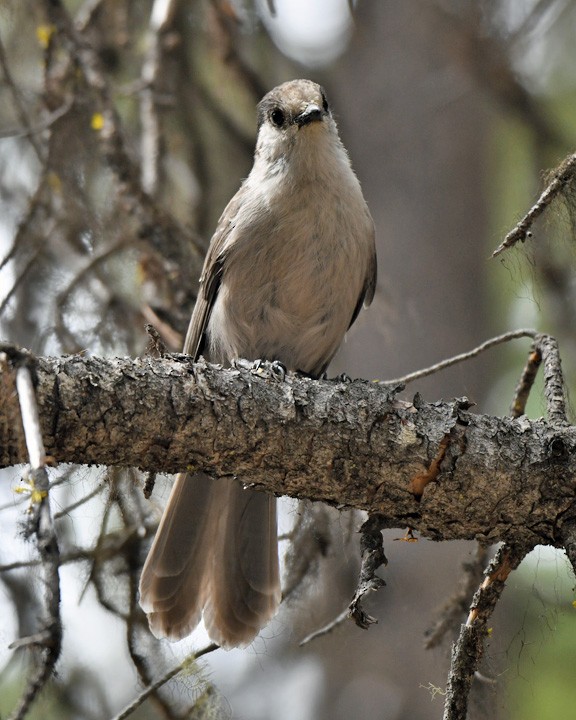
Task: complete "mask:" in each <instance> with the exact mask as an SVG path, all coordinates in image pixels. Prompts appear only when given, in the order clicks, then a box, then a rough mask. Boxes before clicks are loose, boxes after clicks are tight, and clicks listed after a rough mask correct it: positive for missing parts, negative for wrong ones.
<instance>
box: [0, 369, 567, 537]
mask: <svg viewBox="0 0 576 720" xmlns="http://www.w3.org/2000/svg"><path fill="white" fill-rule="evenodd" d="M34 372H35V374H36V377H37V386H36V393H37V397H38V405H39V411H40V418H41V423H42V432H43V437H44V441H45V444H46V447H47V452H49V453H50V454H51V455H53V456H54V457H55V458H56V459H57V460H58V461H59V462H73V463H80V464H101V465H108V466H135V467H140V468H141V469H143V470H146V471H162V472H177V471H179V470H182V469H184V468H187V469H191V468H192V469H195V470H196V469H202V470H207V471H209V472H210V473H211V474H212V475H213V476H215V477H220V476H233V477H238V478H240V479H241V480H242V481H243V482H244V483H246V484H250V485H252V486H256V487H259V488H262V489H266V490H268V491H269V492H275V493H278V494H285V495H290V496H293V497H298V498H309V499H311V500H320V501H324V502H326V503H329V504H331V505H335V506H337V507H354V508H358V509H364V510H368V511H369V512H378V513H380V514H381V515H382V516H383V527H395V528H397V527H407V526H409V527H412V528H414V530H416V531H418V532H420V533H421V534H422V535H424V536H426V537H429V538H432V539H435V540H440V539H456V538H460V539H478V540H481V541H483V542H485V543H493V542H498V541H502V540H510V541H516V542H517V543H518V542H520V540H523V541H524V542H526V543H527V544H538V543H543V544H552V545H558V544H561V536H560V530H561V526H562V521H563V518H564V517H568V516H569V515H570V513H571V512H572V513H573V514H575V515H576V513H575V512H574V509H575V504H574V495H575V489H576V480H575V478H576V467H575V460H574V453H573V451H574V448H575V447H576V431H575V430H574V428H573V427H570V426H567V425H566V424H564V423H556V422H552V423H551V422H548V421H545V420H537V421H531V420H528V418H526V417H525V416H522V417H520V418H517V419H514V418H498V417H491V416H487V415H478V414H473V413H471V412H470V411H469V410H468V407H469V403H468V401H466V400H454V401H452V402H439V403H434V404H427V403H424V402H423V401H421V399H419V398H415V401H414V402H412V403H411V402H406V401H401V400H400V399H399V398H398V392H399V388H398V387H394V388H390V387H387V386H383V385H380V384H376V383H370V382H366V381H361V380H357V381H355V382H351V383H350V382H348V383H347V382H342V381H338V380H337V381H314V380H310V379H307V378H301V377H298V376H296V375H288V377H287V378H286V380H285V381H283V382H279V381H277V380H274V379H273V377H272V376H266V375H264V376H263V377H262V376H260V374H259V375H255V374H254V373H252V372H251V371H250V370H249V369H246V368H243V367H237V368H232V369H227V370H222V369H221V368H218V367H215V366H211V365H208V364H206V363H204V362H200V363H197V364H193V363H191V362H190V359H189V358H187V357H185V356H182V355H172V356H167V357H164V358H159V359H152V358H141V359H138V360H131V359H128V358H122V359H121V358H109V359H104V358H87V357H82V356H69V357H61V358H37V359H36V360H35V361H34ZM5 388H6V389H5ZM4 392H6V393H8V392H9V391H8V389H7V385H6V384H5V383H0V393H4ZM0 407H1V408H2V411H0V412H3V411H4V410H3V409H4V408H7V407H9V403H8V397H0ZM0 419H1V420H6V418H1V416H0ZM441 448H443V451H442V452H443V454H442V459H441V460H439V452H440V449H441ZM25 460H26V458H25V457H23V454H22V448H21V445H20V444H19V443H18V442H17V436H16V433H15V432H14V430H13V428H12V425H11V424H10V423H9V422H0V466H7V465H13V464H16V463H20V462H24V461H25ZM432 466H434V468H435V469H434V472H433V473H432V475H433V477H430V479H429V482H428V483H427V484H426V486H425V487H424V489H423V494H422V497H421V499H420V500H418V499H417V497H416V496H415V494H414V491H413V483H414V479H415V478H417V477H420V476H421V475H422V473H425V472H428V474H430V472H429V471H430V468H431V467H432Z"/></svg>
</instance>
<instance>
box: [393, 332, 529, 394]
mask: <svg viewBox="0 0 576 720" xmlns="http://www.w3.org/2000/svg"><path fill="white" fill-rule="evenodd" d="M536 335H537V333H536V330H526V329H522V330H511V331H510V332H507V333H504V334H503V335H497V336H496V337H493V338H490V340H486V342H483V343H482V344H481V345H478V347H475V348H474V349H473V350H470V351H469V352H465V353H461V354H460V355H455V356H454V357H451V358H447V359H446V360H442V361H441V362H439V363H436V364H435V365H431V366H430V367H427V368H423V369H422V370H416V371H415V372H413V373H409V374H408V375H404V376H403V377H399V378H394V379H393V380H386V383H385V384H386V385H406V384H407V383H409V382H413V381H414V380H420V378H424V377H428V375H433V374H434V373H437V372H440V371H441V370H445V369H446V368H449V367H452V365H457V364H458V363H461V362H464V361H466V360H470V359H471V358H474V357H477V356H478V355H480V354H481V353H483V352H485V351H486V350H490V348H493V347H495V346H496V345H500V344H501V343H505V342H508V341H509V340H516V339H517V338H523V337H529V338H535V337H536Z"/></svg>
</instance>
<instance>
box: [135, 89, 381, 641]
mask: <svg viewBox="0 0 576 720" xmlns="http://www.w3.org/2000/svg"><path fill="white" fill-rule="evenodd" d="M375 284H376V253H375V248H374V226H373V223H372V219H371V217H370V213H369V211H368V208H367V206H366V203H365V201H364V198H363V196H362V191H361V189H360V185H359V183H358V180H357V178H356V176H355V174H354V172H353V171H352V169H351V167H350V161H349V159H348V155H347V153H346V150H345V149H344V146H343V145H342V143H341V141H340V138H339V136H338V131H337V128H336V124H335V122H334V120H333V118H332V115H331V113H330V109H329V107H328V103H327V101H326V96H325V94H324V91H323V89H322V88H321V87H320V86H319V85H317V84H316V83H313V82H311V81H309V80H294V81H291V82H288V83H284V84H283V85H280V86H279V87H277V88H275V89H274V90H272V91H271V92H269V93H268V94H267V95H266V96H265V97H264V98H263V100H262V101H261V102H260V104H259V105H258V140H257V144H256V151H255V155H254V166H253V168H252V170H251V172H250V174H249V176H248V177H247V178H246V180H245V181H244V183H243V185H242V187H241V188H240V190H239V191H238V192H237V193H236V195H235V196H234V197H233V198H232V200H231V201H230V202H229V204H228V206H227V207H226V209H225V210H224V213H223V214H222V217H221V218H220V220H219V222H218V226H217V228H216V232H215V233H214V236H213V238H212V241H211V243H210V248H209V250H208V253H207V256H206V260H205V263H204V269H203V271H202V276H201V278H200V290H199V294H198V298H197V301H196V305H195V307H194V312H193V314H192V318H191V320H190V326H189V329H188V333H187V336H186V341H185V344H184V352H185V353H188V354H190V355H191V356H193V357H194V358H198V356H199V355H200V354H203V355H204V356H205V357H206V359H208V360H209V361H211V362H216V363H222V364H224V365H229V364H230V362H231V361H232V360H233V359H235V358H246V359H250V360H255V359H263V360H279V361H280V362H282V363H283V364H284V365H285V366H286V367H287V369H288V370H300V371H303V372H306V373H307V374H309V375H312V376H318V375H320V374H322V373H323V372H324V370H325V369H326V368H327V366H328V364H329V362H330V360H331V359H332V357H333V356H334V354H335V353H336V350H337V349H338V346H339V345H340V343H341V341H342V339H343V337H344V335H345V333H346V330H347V329H348V327H349V326H350V325H351V324H352V323H353V322H354V320H355V318H356V316H357V314H358V312H359V310H360V308H361V306H362V304H364V305H368V304H369V303H370V302H371V300H372V298H373V295H374V289H375ZM244 480H246V481H249V478H244ZM280 596H281V592H280V580H279V571H278V546H277V536H276V500H275V498H273V497H271V496H268V495H266V494H263V493H258V492H254V491H251V490H244V489H243V488H242V486H241V485H240V484H239V483H237V482H233V481H229V480H211V479H210V478H209V477H208V476H206V475H204V474H198V475H194V476H189V475H186V474H181V475H178V476H177V478H176V482H175V483H174V487H173V489H172V492H171V495H170V498H169V500H168V504H167V506H166V510H165V511H164V515H163V517H162V521H161V523H160V526H159V528H158V532H157V534H156V538H155V540H154V543H153V545H152V548H151V549H150V552H149V555H148V558H147V560H146V563H145V565H144V569H143V571H142V577H141V580H140V604H141V606H142V608H143V609H144V610H145V612H146V613H147V614H148V620H149V623H150V628H151V630H152V632H153V633H154V634H155V635H157V636H158V637H167V638H169V639H171V640H179V639H181V638H182V637H185V636H186V635H188V634H189V633H190V632H192V630H193V629H194V628H195V627H196V625H197V624H198V622H199V620H200V618H201V616H202V613H203V614H204V621H205V624H206V627H207V630H208V633H209V635H210V637H211V638H212V639H213V640H214V641H215V642H217V643H218V644H219V645H221V646H223V647H227V648H229V647H237V646H242V645H246V644H248V643H250V642H251V641H252V639H253V638H254V637H255V636H256V634H257V633H258V631H259V630H260V628H261V627H263V626H264V625H265V624H266V623H267V622H268V620H269V619H270V618H271V617H272V616H273V615H274V613H275V612H276V609H277V607H278V604H279V602H280Z"/></svg>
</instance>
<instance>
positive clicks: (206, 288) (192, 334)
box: [183, 186, 245, 360]
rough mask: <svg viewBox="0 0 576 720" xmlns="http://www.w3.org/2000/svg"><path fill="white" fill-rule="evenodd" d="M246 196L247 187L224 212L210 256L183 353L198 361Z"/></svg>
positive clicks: (235, 196)
mask: <svg viewBox="0 0 576 720" xmlns="http://www.w3.org/2000/svg"><path fill="white" fill-rule="evenodd" d="M244 193H245V187H244V186H242V187H241V188H240V190H238V192H237V193H236V195H234V197H233V198H232V200H230V202H229V203H228V205H227V206H226V208H225V209H224V212H223V213H222V215H221V216H220V220H219V221H218V225H217V227H216V230H215V232H214V235H213V236H212V240H211V241H210V247H209V248H208V252H207V253H206V259H205V260H204V267H203V269H202V275H201V276H200V287H199V289H198V297H197V299H196V304H195V305H194V310H193V312H192V317H191V318H190V324H189V325H188V332H187V333H186V340H185V341H184V348H183V352H184V353H185V354H186V355H191V356H192V357H193V358H194V360H197V359H198V357H199V355H200V354H201V353H202V350H203V344H204V336H205V333H206V327H207V325H208V320H209V319H210V313H211V311H212V307H213V305H214V301H215V299H216V296H217V294H218V288H219V287H220V281H221V279H222V274H223V272H224V267H225V261H226V255H227V250H228V248H229V247H230V245H231V244H232V242H233V239H232V237H231V235H232V233H233V231H234V228H235V224H234V217H235V216H236V213H237V212H238V209H239V208H240V207H241V205H242V201H243V198H244Z"/></svg>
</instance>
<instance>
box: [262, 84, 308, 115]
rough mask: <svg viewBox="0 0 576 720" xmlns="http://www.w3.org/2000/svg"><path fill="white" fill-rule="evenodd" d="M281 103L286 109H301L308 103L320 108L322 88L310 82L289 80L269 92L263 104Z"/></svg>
mask: <svg viewBox="0 0 576 720" xmlns="http://www.w3.org/2000/svg"><path fill="white" fill-rule="evenodd" d="M274 101H277V102H281V103H282V104H283V105H285V106H288V107H294V108H298V107H302V106H305V105H308V104H310V103H317V104H318V105H320V106H322V88H321V87H320V85H318V84H316V83H314V82H312V81H311V80H291V81H290V82H287V83H284V84H283V85H279V86H278V87H276V88H274V90H271V91H270V92H269V93H268V94H267V95H266V96H265V97H264V99H263V102H266V104H268V103H269V102H274Z"/></svg>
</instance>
